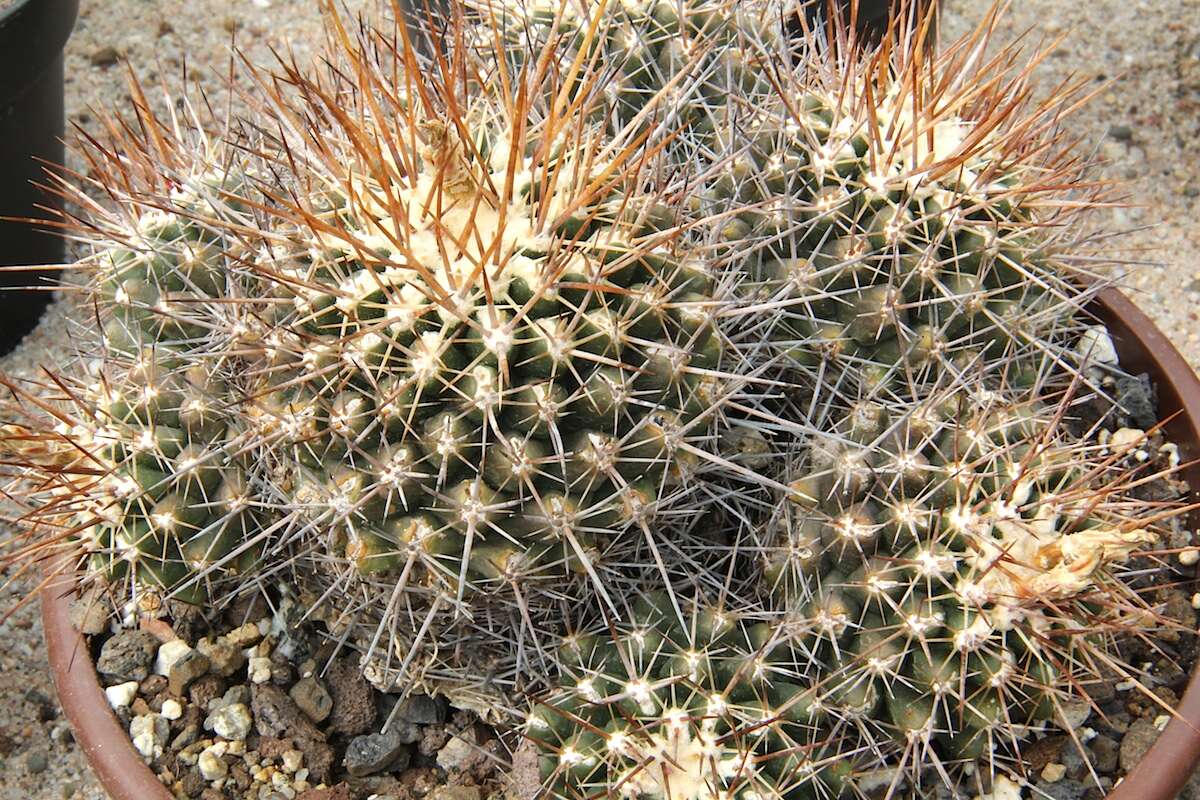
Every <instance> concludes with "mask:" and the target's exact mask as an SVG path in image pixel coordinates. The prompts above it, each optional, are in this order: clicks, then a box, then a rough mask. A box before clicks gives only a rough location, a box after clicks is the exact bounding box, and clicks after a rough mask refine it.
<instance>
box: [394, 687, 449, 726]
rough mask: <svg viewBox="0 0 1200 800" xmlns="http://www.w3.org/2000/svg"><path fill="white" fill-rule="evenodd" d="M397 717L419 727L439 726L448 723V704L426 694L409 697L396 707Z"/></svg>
mask: <svg viewBox="0 0 1200 800" xmlns="http://www.w3.org/2000/svg"><path fill="white" fill-rule="evenodd" d="M396 716H397V717H398V718H400V719H402V720H404V721H405V722H412V723H415V724H417V725H437V724H440V723H442V722H445V721H446V704H445V702H444V701H442V700H439V699H437V698H434V697H430V696H429V695H426V694H414V695H409V696H408V697H406V698H404V699H403V700H401V701H400V703H399V705H398V706H397V707H396Z"/></svg>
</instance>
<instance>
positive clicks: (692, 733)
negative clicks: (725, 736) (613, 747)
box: [614, 710, 754, 800]
mask: <svg viewBox="0 0 1200 800" xmlns="http://www.w3.org/2000/svg"><path fill="white" fill-rule="evenodd" d="M663 716H664V719H663V724H662V725H661V726H660V728H659V729H658V730H657V731H655V732H654V733H651V734H648V735H639V736H636V737H628V738H624V739H623V740H622V742H621V748H622V755H625V756H626V757H628V758H630V759H632V760H633V761H634V763H635V764H636V766H634V767H632V768H630V769H628V770H626V771H625V772H624V773H623V774H620V775H618V776H616V780H615V782H614V785H616V784H619V785H620V786H621V796H622V797H630V798H640V797H654V798H662V800H727V798H730V797H731V794H730V792H729V791H728V790H726V789H724V788H722V787H724V786H726V785H728V784H729V783H730V782H731V781H733V780H734V779H735V778H738V779H741V780H746V779H749V778H751V777H752V776H753V774H754V765H753V763H752V761H751V758H750V754H749V753H747V752H743V751H739V750H736V749H733V748H731V747H728V746H726V745H724V744H722V743H720V741H719V738H720V737H718V735H717V734H716V732H715V731H714V730H713V729H712V724H711V722H710V721H705V722H704V723H703V724H701V725H699V726H697V725H695V724H693V723H692V721H691V720H690V719H689V715H688V713H687V712H686V711H683V710H672V711H668V712H666V713H665V714H664V715H663ZM739 795H742V796H744V795H745V792H739Z"/></svg>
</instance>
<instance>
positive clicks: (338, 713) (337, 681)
mask: <svg viewBox="0 0 1200 800" xmlns="http://www.w3.org/2000/svg"><path fill="white" fill-rule="evenodd" d="M325 681H326V683H327V684H328V685H329V693H330V695H331V696H332V697H333V710H332V711H331V712H330V714H329V729H330V730H331V731H334V732H335V733H343V734H346V735H347V736H354V735H356V734H360V733H366V732H367V731H369V730H371V728H372V727H373V726H374V725H375V718H376V716H377V715H378V712H377V710H376V708H375V694H374V690H373V689H372V688H371V684H369V683H367V679H366V678H364V677H363V674H362V671H361V670H360V669H359V667H358V663H357V659H356V658H355V657H353V656H344V657H342V658H339V659H336V660H335V661H334V662H333V663H332V664H330V665H329V671H328V672H327V673H326V674H325Z"/></svg>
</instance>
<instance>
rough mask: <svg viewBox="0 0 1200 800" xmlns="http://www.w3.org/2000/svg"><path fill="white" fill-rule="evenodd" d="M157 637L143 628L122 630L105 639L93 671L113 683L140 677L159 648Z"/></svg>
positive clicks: (144, 677)
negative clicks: (140, 629) (142, 629)
mask: <svg viewBox="0 0 1200 800" xmlns="http://www.w3.org/2000/svg"><path fill="white" fill-rule="evenodd" d="M158 644H159V642H158V639H156V638H155V637H154V634H152V633H147V632H146V631H121V632H120V633H118V634H116V635H115V636H113V637H112V638H111V639H109V640H108V641H107V642H105V643H104V647H102V648H101V649H100V658H98V659H97V660H96V671H97V672H99V673H100V674H101V675H103V676H104V677H105V678H108V679H110V680H111V681H112V682H113V683H125V682H126V681H143V680H145V679H146V678H147V677H148V676H149V675H150V665H151V664H152V663H154V654H155V653H157V652H158Z"/></svg>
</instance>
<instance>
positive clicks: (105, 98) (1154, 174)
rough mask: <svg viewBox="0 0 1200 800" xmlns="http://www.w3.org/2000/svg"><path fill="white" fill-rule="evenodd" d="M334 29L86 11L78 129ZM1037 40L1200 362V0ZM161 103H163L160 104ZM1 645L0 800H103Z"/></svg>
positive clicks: (34, 659)
mask: <svg viewBox="0 0 1200 800" xmlns="http://www.w3.org/2000/svg"><path fill="white" fill-rule="evenodd" d="M946 3H947V5H946V10H947V12H948V13H947V15H946V21H945V29H946V32H947V33H948V34H951V35H952V34H955V33H960V32H962V31H964V30H965V29H967V27H968V26H969V25H971V24H974V23H975V22H977V21H978V20H979V19H980V18H981V17H982V16H983V14H984V13H985V11H986V6H987V5H988V3H986V2H983V0H946ZM359 4H361V0H359V2H355V3H351V4H350V5H351V6H352V7H354V6H357V5H359ZM319 30H320V15H319V12H318V10H317V3H316V2H314V0H167V1H161V0H160V1H159V2H151V1H150V0H112V2H107V3H101V2H98V1H97V0H84V2H83V11H82V16H81V19H80V22H79V26H78V28H77V30H76V33H75V36H74V38H73V39H72V40H71V42H70V44H69V45H68V48H67V57H68V62H67V63H68V66H67V71H68V75H69V76H70V77H68V79H67V104H68V113H69V116H70V119H71V120H72V121H73V122H77V123H79V124H81V125H84V126H85V127H86V126H88V125H89V124H93V122H94V120H93V118H92V115H91V114H90V113H89V111H88V108H89V107H90V106H101V107H106V108H113V107H119V106H122V105H125V104H126V103H127V102H128V99H129V98H128V93H127V91H126V87H125V78H126V70H125V67H124V59H128V62H129V63H130V64H132V65H133V71H134V72H135V73H136V74H137V75H138V76H139V77H140V78H141V79H142V80H143V81H146V82H149V83H152V84H156V83H158V82H159V81H160V80H161V81H165V82H166V83H167V84H168V85H177V84H178V82H179V79H180V76H181V75H183V74H184V71H185V70H186V71H187V73H188V74H189V75H190V76H191V77H192V79H198V80H199V81H200V83H201V85H202V86H203V87H205V88H206V89H207V90H208V91H209V92H210V93H211V97H212V98H213V101H214V103H216V102H224V96H223V93H222V92H221V91H220V86H221V79H220V75H221V74H222V73H223V72H225V71H226V70H227V68H228V65H229V60H230V52H231V49H230V45H231V43H233V42H236V44H237V45H238V46H239V47H241V48H243V49H245V50H247V51H248V53H249V54H250V56H251V57H252V58H253V59H255V60H258V61H260V62H265V61H266V60H267V59H269V58H270V48H271V47H272V46H274V47H276V48H278V47H280V46H281V45H284V44H285V43H287V42H292V43H293V49H294V52H295V53H296V56H297V59H298V60H300V61H301V62H303V61H304V60H306V59H308V58H310V57H311V54H312V49H311V47H308V46H306V45H305V43H306V42H310V41H312V40H313V39H314V38H315V37H316V35H317V34H318V32H319ZM1023 33H1024V34H1027V35H1028V36H1029V38H1030V40H1031V41H1032V42H1037V41H1040V40H1051V39H1055V38H1057V37H1060V36H1061V37H1062V39H1063V41H1062V42H1061V44H1060V45H1059V47H1058V48H1057V51H1056V52H1055V54H1054V55H1053V56H1052V57H1051V58H1050V59H1048V60H1047V61H1046V63H1045V64H1044V65H1043V69H1042V71H1041V73H1040V82H1041V83H1042V84H1043V85H1044V86H1051V85H1053V84H1054V83H1056V82H1058V81H1060V80H1062V79H1063V78H1064V77H1066V76H1068V75H1072V74H1074V75H1078V76H1082V77H1084V78H1086V79H1087V80H1088V81H1090V82H1091V83H1093V84H1094V85H1095V86H1096V87H1097V89H1098V91H1099V93H1098V96H1097V97H1096V98H1095V100H1094V101H1093V102H1092V103H1091V104H1090V105H1089V106H1088V107H1087V108H1085V109H1084V110H1082V111H1080V112H1079V113H1078V115H1077V117H1076V118H1075V119H1074V120H1073V122H1072V123H1071V129H1072V130H1073V131H1074V132H1077V133H1080V134H1083V135H1084V137H1085V138H1086V140H1087V141H1088V142H1089V144H1090V146H1092V147H1094V148H1096V150H1097V152H1098V153H1099V155H1100V156H1102V157H1103V158H1104V159H1105V160H1106V161H1107V162H1108V165H1107V167H1106V168H1105V171H1106V174H1107V175H1108V176H1109V177H1111V178H1116V179H1119V180H1121V181H1124V182H1125V185H1126V187H1127V196H1128V205H1127V207H1122V208H1115V209H1111V210H1108V211H1105V212H1103V216H1102V217H1100V218H1099V220H1098V221H1099V223H1100V224H1101V225H1103V226H1106V227H1108V228H1110V229H1112V230H1126V231H1129V234H1128V235H1126V236H1124V237H1123V238H1121V239H1120V240H1119V241H1118V242H1117V243H1115V244H1114V245H1113V250H1112V258H1113V260H1114V261H1121V262H1136V263H1131V264H1130V265H1129V266H1128V267H1127V269H1128V272H1129V277H1128V282H1127V285H1128V286H1129V288H1130V290H1131V291H1132V292H1134V293H1135V294H1136V297H1137V300H1138V302H1139V303H1140V304H1142V306H1143V307H1144V308H1145V309H1146V310H1147V311H1149V313H1150V314H1151V316H1152V317H1154V318H1155V320H1156V321H1157V322H1158V324H1159V325H1160V326H1162V328H1163V329H1164V330H1165V331H1166V332H1167V333H1168V335H1169V336H1170V337H1171V338H1172V339H1173V340H1174V341H1175V342H1176V344H1177V345H1178V346H1179V348H1180V349H1181V350H1182V351H1183V353H1184V355H1185V356H1187V358H1188V359H1189V360H1190V361H1191V363H1192V364H1193V365H1200V325H1197V313H1196V310H1195V304H1196V302H1197V300H1200V262H1198V261H1197V259H1196V258H1195V256H1194V253H1195V251H1196V250H1197V248H1198V247H1200V225H1198V224H1196V222H1195V217H1196V214H1197V212H1198V211H1200V199H1198V198H1200V0H1089V2H1086V3H1065V2H1062V0H1024V1H1022V0H1013V8H1012V9H1011V12H1010V13H1009V15H1008V16H1007V17H1006V19H1005V20H1004V21H1003V22H1002V24H1001V25H1000V27H999V30H998V37H999V38H1000V39H1009V38H1011V37H1014V36H1017V35H1020V34H1023ZM1108 81H1112V83H1111V84H1107V85H1106V82H1108ZM153 99H154V102H156V103H159V104H161V102H162V101H161V96H160V95H157V94H156V95H154V96H153ZM61 316H62V315H61V314H52V316H51V317H50V318H49V320H48V322H47V323H46V324H44V325H43V329H42V330H40V331H39V332H38V334H37V335H36V336H35V337H34V338H33V339H32V340H31V341H30V342H29V343H28V345H27V346H25V347H23V348H21V350H20V351H18V353H17V354H15V355H14V356H13V357H10V358H9V359H8V360H7V362H0V367H3V368H4V369H5V370H7V371H13V370H16V371H22V370H28V369H29V368H30V367H31V366H35V365H36V364H37V363H39V362H41V363H53V360H54V359H53V357H52V356H51V355H50V354H51V353H52V350H53V347H55V346H57V345H61V336H59V335H56V334H57V332H58V331H60V330H61V329H62V326H61ZM56 321H57V322H56ZM30 586H31V584H30V583H29V582H28V581H25V580H20V579H17V580H15V581H14V582H12V583H10V584H9V585H8V586H6V587H5V588H4V589H3V590H0V608H4V609H7V608H11V607H12V605H13V604H14V603H15V601H16V600H17V599H19V598H20V597H22V596H23V595H24V594H25V593H27V592H28V591H29V590H30ZM0 641H2V642H3V643H4V646H3V647H2V648H0V800H52V799H53V800H58V799H59V798H63V800H66V799H67V798H88V799H89V800H94V799H97V798H103V797H104V794H103V792H102V791H101V790H100V788H99V786H98V784H97V783H96V781H95V780H94V779H93V778H92V777H91V775H90V773H89V772H88V770H87V766H86V762H85V760H84V759H83V757H82V755H81V754H80V752H79V751H78V749H77V748H76V747H75V746H74V745H73V744H72V741H71V737H70V734H69V727H68V726H67V724H66V723H65V721H64V720H63V718H62V715H61V712H60V711H59V709H58V707H57V703H56V701H55V700H54V691H53V686H52V685H51V682H50V679H49V676H48V674H47V668H46V664H45V651H44V648H43V646H42V642H41V632H40V625H39V623H38V621H37V619H36V606H34V605H30V606H28V607H26V608H23V609H21V610H20V611H18V612H17V613H16V614H14V615H13V616H12V618H10V619H9V620H8V621H6V622H4V623H3V624H0Z"/></svg>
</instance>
